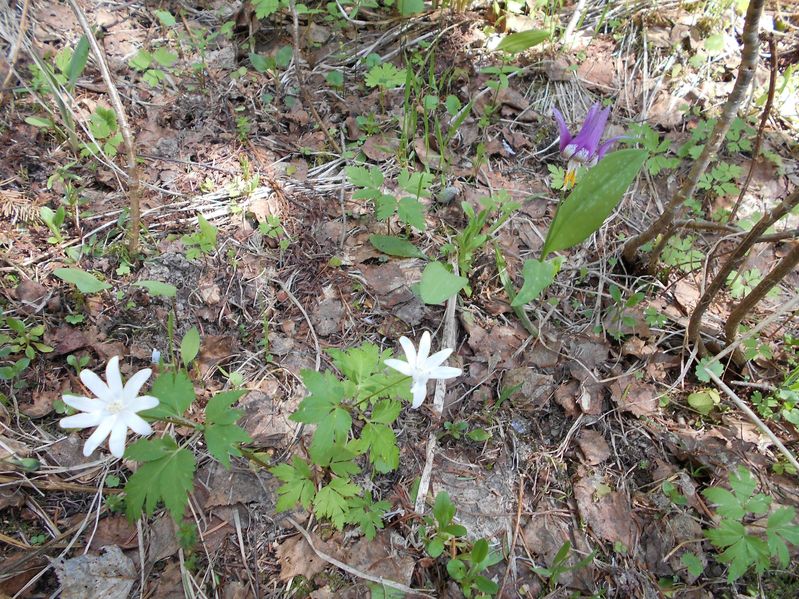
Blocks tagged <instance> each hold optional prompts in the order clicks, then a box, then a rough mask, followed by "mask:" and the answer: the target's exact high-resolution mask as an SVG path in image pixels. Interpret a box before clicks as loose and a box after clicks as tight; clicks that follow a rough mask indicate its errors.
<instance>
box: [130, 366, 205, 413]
mask: <svg viewBox="0 0 799 599" xmlns="http://www.w3.org/2000/svg"><path fill="white" fill-rule="evenodd" d="M150 395H152V396H153V397H156V398H157V399H158V401H159V402H161V403H159V404H158V405H157V406H155V407H154V408H152V409H150V410H146V411H144V412H142V413H141V415H142V416H145V417H148V418H156V419H159V418H170V417H178V418H180V417H181V416H183V413H184V412H185V411H186V410H187V409H188V408H189V406H190V405H191V404H192V402H193V401H194V398H195V396H194V385H192V382H191V379H189V376H188V375H187V374H186V371H185V370H178V371H177V372H170V371H167V372H164V373H162V374H161V375H159V376H158V378H157V379H155V382H153V386H152V388H151V389H150Z"/></svg>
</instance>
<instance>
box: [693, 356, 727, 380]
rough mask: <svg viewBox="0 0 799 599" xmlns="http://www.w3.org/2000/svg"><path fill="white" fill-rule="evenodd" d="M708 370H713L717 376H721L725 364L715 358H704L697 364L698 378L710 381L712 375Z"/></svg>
mask: <svg viewBox="0 0 799 599" xmlns="http://www.w3.org/2000/svg"><path fill="white" fill-rule="evenodd" d="M708 372H712V373H713V374H715V375H716V376H717V377H721V375H722V373H723V372H724V365H723V364H722V363H721V362H719V361H718V360H716V359H715V358H702V359H701V360H699V362H697V364H696V378H697V379H699V380H700V381H702V382H703V383H709V382H710V375H709V374H708Z"/></svg>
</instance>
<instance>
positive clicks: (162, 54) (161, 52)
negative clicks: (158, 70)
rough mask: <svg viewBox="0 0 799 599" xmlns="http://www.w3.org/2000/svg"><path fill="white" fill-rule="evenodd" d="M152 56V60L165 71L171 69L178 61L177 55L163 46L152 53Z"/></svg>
mask: <svg viewBox="0 0 799 599" xmlns="http://www.w3.org/2000/svg"><path fill="white" fill-rule="evenodd" d="M152 56H153V60H155V62H157V63H158V64H159V65H161V66H162V67H164V68H165V69H168V68H170V67H172V66H173V65H174V64H175V63H176V62H177V61H178V55H177V54H175V53H174V52H170V51H169V50H168V49H167V48H164V47H163V46H162V47H160V48H158V49H157V50H156V51H155V52H153V54H152Z"/></svg>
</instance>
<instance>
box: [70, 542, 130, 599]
mask: <svg viewBox="0 0 799 599" xmlns="http://www.w3.org/2000/svg"><path fill="white" fill-rule="evenodd" d="M104 551H105V552H104V553H102V554H101V555H79V556H78V557H73V558H71V559H67V560H57V561H56V562H55V571H56V574H58V580H59V582H60V583H61V597H62V599H96V598H97V597H103V599H127V597H128V593H130V589H131V588H132V587H133V583H134V581H136V580H138V577H137V575H136V567H135V565H134V564H133V560H131V559H130V558H128V557H126V556H125V554H124V553H122V550H121V549H120V548H119V547H116V546H115V545H111V546H109V547H106V548H105V550H104Z"/></svg>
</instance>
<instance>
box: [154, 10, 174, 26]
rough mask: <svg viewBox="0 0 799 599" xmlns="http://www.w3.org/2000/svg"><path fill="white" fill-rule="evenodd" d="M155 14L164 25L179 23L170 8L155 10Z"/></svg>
mask: <svg viewBox="0 0 799 599" xmlns="http://www.w3.org/2000/svg"><path fill="white" fill-rule="evenodd" d="M153 14H154V15H155V16H156V18H157V19H158V20H159V21H160V22H161V25H162V26H163V27H174V26H175V25H177V21H176V20H175V17H174V16H172V13H171V12H169V11H168V10H155V11H153Z"/></svg>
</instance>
